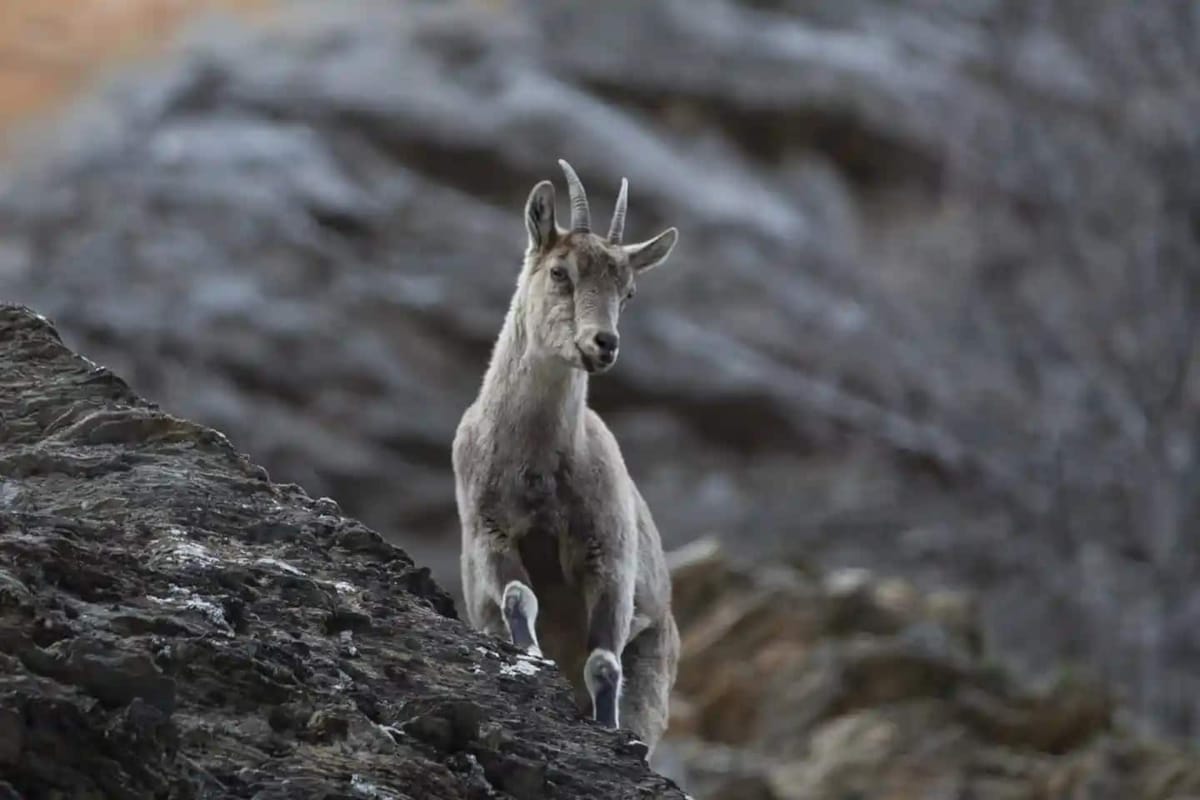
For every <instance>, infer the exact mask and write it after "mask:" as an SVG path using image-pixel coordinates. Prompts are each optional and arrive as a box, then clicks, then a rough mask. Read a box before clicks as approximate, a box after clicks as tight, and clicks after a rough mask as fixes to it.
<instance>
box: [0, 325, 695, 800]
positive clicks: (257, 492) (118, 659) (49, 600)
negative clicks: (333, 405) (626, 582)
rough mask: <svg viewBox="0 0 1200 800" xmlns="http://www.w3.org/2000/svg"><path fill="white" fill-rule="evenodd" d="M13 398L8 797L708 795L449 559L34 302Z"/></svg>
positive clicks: (7, 402) (4, 357)
mask: <svg viewBox="0 0 1200 800" xmlns="http://www.w3.org/2000/svg"><path fill="white" fill-rule="evenodd" d="M0 386H3V387H4V390H3V392H0V796H2V797H21V798H28V800H39V799H40V798H66V797H70V798H80V800H84V799H85V798H96V799H97V800H98V799H99V798H131V799H132V798H148V797H162V798H166V797H170V798H212V797H245V798H257V800H267V799H268V798H279V800H283V798H289V800H290V799H291V798H354V797H362V798H394V799H397V800H398V799H400V798H411V800H426V799H427V798H429V799H430V800H432V799H433V798H448V799H449V798H472V800H483V798H516V799H517V800H536V799H537V798H552V797H556V798H583V797H595V798H605V799H606V800H607V799H608V798H630V800H632V799H633V798H639V799H640V798H650V797H653V798H678V799H679V800H682V798H683V797H684V795H683V793H682V792H681V791H679V790H678V789H677V788H675V787H674V785H673V784H671V783H670V782H669V781H667V780H666V779H664V778H661V777H659V776H657V775H655V774H653V773H652V772H650V770H649V768H648V767H647V766H646V765H645V763H644V762H643V761H642V760H641V759H640V758H638V757H637V756H636V755H633V754H632V752H631V745H630V738H631V735H630V734H628V733H626V732H612V731H606V730H604V729H601V728H599V727H598V726H596V725H595V724H594V723H591V722H585V721H582V720H579V719H577V716H576V714H575V712H574V710H573V708H574V707H573V704H572V700H571V698H570V696H569V689H568V687H567V684H566V682H565V680H564V679H563V678H562V676H561V675H559V674H557V671H556V669H555V667H554V666H553V665H552V664H549V663H548V662H543V661H541V660H534V659H531V658H529V657H528V656H525V655H524V654H518V653H517V652H516V651H515V650H514V649H513V648H511V647H510V646H508V645H507V644H505V643H503V642H500V641H498V640H495V639H491V638H488V637H484V636H482V635H478V634H475V633H473V632H471V631H470V630H468V629H467V627H466V626H465V625H464V624H463V623H461V622H459V621H458V620H457V619H456V617H455V612H454V607H453V604H452V603H451V600H450V597H449V595H447V594H446V593H445V592H444V591H442V589H440V588H439V587H438V586H437V585H436V584H435V583H434V582H433V580H432V579H431V578H430V575H429V571H428V569H426V568H423V567H416V566H414V564H413V562H412V560H411V559H410V558H409V557H408V556H407V555H406V554H405V553H404V552H403V551H401V550H399V549H398V548H396V547H394V546H393V545H391V544H388V543H387V542H385V541H384V540H383V539H382V538H381V537H380V536H379V535H378V534H377V533H376V532H375V531H373V530H371V529H370V528H367V527H365V526H364V525H363V524H362V523H360V522H357V521H355V520H353V519H350V518H348V517H346V516H344V515H343V514H342V512H341V510H340V509H339V507H338V505H337V504H336V503H334V502H333V501H331V500H329V499H326V498H322V499H318V500H313V499H312V498H311V497H309V496H308V495H307V494H305V493H304V492H303V491H302V490H300V489H299V488H298V487H296V486H295V485H290V484H276V483H272V482H271V481H270V480H269V479H268V476H267V472H266V470H264V469H263V468H262V467H259V466H257V465H255V464H254V463H252V462H251V461H249V460H248V459H247V458H246V457H245V456H243V455H240V454H239V453H238V452H237V451H236V450H235V449H234V448H233V447H232V446H231V445H230V444H229V442H228V440H227V439H226V438H225V437H224V436H223V435H222V434H220V433H218V432H216V431H214V430H212V429H210V428H207V427H204V426H202V425H198V424H196V423H193V422H189V421H187V420H184V419H180V418H178V417H174V416H172V415H170V414H167V413H166V412H164V411H162V410H160V409H159V408H158V407H157V406H155V405H153V404H151V403H148V402H146V401H144V400H142V399H140V398H139V397H137V396H136V395H135V394H134V393H133V392H132V391H131V390H130V388H129V387H128V385H127V384H126V383H125V382H124V381H123V380H121V379H120V378H118V377H117V376H116V375H115V374H114V373H113V372H111V371H109V370H108V369H106V368H104V367H99V366H97V365H96V364H94V363H92V362H90V361H88V360H87V359H85V358H82V357H80V356H77V355H75V354H74V353H73V352H72V351H71V350H69V349H68V348H67V347H66V346H65V345H64V344H63V343H62V342H61V340H60V339H59V336H58V334H57V332H56V331H55V330H54V328H52V327H51V324H50V323H49V322H48V321H47V320H46V319H44V318H43V317H40V316H38V315H36V314H35V313H33V312H32V311H30V310H28V309H27V308H23V307H18V306H0ZM14 793H15V794H14Z"/></svg>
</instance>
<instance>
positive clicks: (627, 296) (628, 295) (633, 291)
mask: <svg viewBox="0 0 1200 800" xmlns="http://www.w3.org/2000/svg"><path fill="white" fill-rule="evenodd" d="M635 294H637V289H635V288H633V287H632V286H630V287H629V291H627V292H626V293H625V299H626V300H632V299H633V296H634V295H635Z"/></svg>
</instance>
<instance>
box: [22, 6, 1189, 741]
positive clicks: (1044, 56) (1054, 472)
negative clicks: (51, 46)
mask: <svg viewBox="0 0 1200 800" xmlns="http://www.w3.org/2000/svg"><path fill="white" fill-rule="evenodd" d="M280 8H281V9H283V8H286V12H284V11H281V12H280V13H279V14H278V21H277V23H276V24H273V25H270V26H267V27H258V28H243V27H236V26H232V25H231V26H228V27H225V28H222V27H220V26H216V25H214V26H212V27H209V28H207V29H205V30H202V31H198V32H196V33H195V35H193V36H192V37H191V39H190V41H188V42H186V43H184V44H182V45H180V46H179V47H178V48H177V49H176V51H175V52H174V55H173V56H172V57H171V58H170V59H169V60H168V61H167V62H166V64H165V65H164V66H162V67H159V68H155V69H154V70H152V71H144V72H140V73H135V74H132V75H131V76H129V78H128V80H126V81H124V82H122V83H121V84H119V85H117V86H115V87H113V88H112V89H111V90H110V91H108V92H106V93H105V94H103V95H98V96H97V97H95V98H93V99H92V100H91V101H90V102H89V104H88V107H87V108H86V109H83V110H81V111H80V112H79V113H78V114H77V115H76V116H75V117H74V118H73V121H71V122H69V123H67V122H64V124H63V126H62V127H61V128H60V129H59V132H60V133H61V135H60V136H57V137H54V138H57V139H60V140H61V141H57V142H51V141H50V139H51V137H46V140H47V141H46V142H45V145H46V146H45V147H44V148H42V149H40V150H39V151H38V152H36V153H34V154H33V155H32V156H30V157H29V160H28V161H27V162H26V163H24V164H20V165H19V166H20V167H21V169H19V170H16V172H17V174H14V175H11V176H10V177H9V179H8V180H7V181H6V182H5V183H4V185H3V186H2V187H0V292H3V293H4V294H5V295H6V296H9V297H12V298H15V299H18V300H20V301H22V302H27V303H30V304H32V305H34V306H35V307H37V308H39V309H40V310H42V311H43V312H45V313H48V314H50V315H51V316H53V317H54V318H55V320H56V321H57V322H58V323H59V324H60V325H61V326H62V330H63V331H64V334H65V335H67V336H68V338H69V340H70V341H72V342H77V343H79V345H80V346H81V347H82V348H83V349H85V350H86V351H87V352H88V353H90V354H92V355H93V357H95V358H97V359H99V360H101V361H103V362H104V363H106V364H109V365H110V366H112V367H113V368H114V369H116V370H117V371H118V372H119V373H120V374H122V375H124V376H125V377H126V378H127V379H129V380H130V382H131V383H132V385H134V386H135V387H137V388H138V390H139V391H140V392H141V393H142V394H145V395H147V396H152V397H155V398H156V399H158V400H159V401H161V402H162V403H163V406H164V408H166V409H168V410H170V411H171V412H172V413H175V414H179V415H182V416H186V417H188V418H191V419H197V420H200V421H201V422H203V423H204V424H208V425H213V426H215V427H217V428H218V429H220V430H222V431H225V432H226V433H227V434H228V435H229V436H230V437H231V439H232V440H233V441H234V442H235V443H236V444H237V446H238V447H239V448H240V449H243V450H245V451H247V452H249V453H252V454H253V455H254V457H255V459H256V460H259V461H261V462H262V463H264V464H265V465H266V466H267V467H268V468H269V469H270V470H271V472H272V474H273V475H275V476H277V477H280V478H282V479H285V480H289V481H296V482H298V483H300V484H301V485H303V486H305V487H306V488H307V489H308V490H309V491H310V492H312V493H313V494H314V495H322V494H324V495H330V496H334V497H337V498H338V500H339V502H341V503H342V504H343V506H344V507H345V508H346V509H347V510H348V511H350V512H351V513H352V514H354V515H355V516H357V517H359V518H361V519H363V520H364V521H365V522H366V523H367V524H369V525H371V526H373V527H375V528H376V529H378V530H379V531H381V533H382V534H383V535H384V536H385V537H386V538H388V539H389V540H393V541H398V542H401V543H402V544H403V545H404V547H405V548H406V549H407V550H408V551H409V552H412V553H413V554H414V555H416V556H417V558H418V560H420V561H421V562H422V563H428V564H430V565H431V566H432V567H433V569H434V572H435V574H436V575H437V576H438V577H439V578H442V579H443V581H442V582H443V584H444V585H446V587H447V589H448V590H450V591H453V582H454V579H455V568H454V563H453V556H454V553H455V549H456V529H455V523H454V509H453V492H452V484H451V478H450V470H449V455H448V451H449V448H448V443H449V441H450V438H451V436H452V431H453V427H454V424H455V423H456V421H457V419H458V415H459V413H461V410H462V409H463V408H464V407H465V406H466V405H467V403H468V402H469V401H470V399H471V397H472V396H473V393H474V391H475V390H476V388H477V383H478V380H479V376H480V375H481V374H482V371H483V367H484V363H485V360H486V357H487V350H488V347H489V344H490V342H491V339H492V337H493V336H494V334H495V332H496V330H497V329H498V327H499V324H500V319H501V317H502V315H503V312H504V309H505V307H506V303H507V299H508V296H509V293H510V291H511V287H512V283H513V279H514V276H515V270H516V264H517V260H518V258H519V255H520V251H521V247H522V236H523V229H522V224H521V219H520V208H521V203H522V201H523V200H524V198H525V195H526V193H527V192H528V190H529V188H530V187H531V186H532V185H533V184H534V183H535V182H536V181H537V180H540V179H543V178H548V177H554V176H555V166H554V159H555V158H556V157H558V156H565V157H567V158H568V159H570V160H571V162H572V163H573V164H574V165H575V166H576V167H577V168H578V169H579V170H580V172H581V174H582V177H583V179H584V181H585V182H586V184H587V185H588V187H589V189H590V190H591V191H592V192H593V195H594V199H593V204H594V206H593V207H594V208H595V210H596V212H597V213H598V214H605V213H607V209H608V205H607V203H608V202H610V200H609V198H611V197H613V196H614V195H615V192H616V187H617V185H618V181H619V179H620V177H621V176H622V175H628V177H629V178H630V185H631V199H630V216H629V235H630V236H631V237H637V236H644V235H649V234H650V233H652V232H654V231H656V230H658V229H660V228H661V227H662V226H663V225H665V224H673V225H677V226H679V227H680V229H681V232H682V238H681V244H680V246H679V248H678V250H677V253H676V255H675V256H673V257H672V263H671V265H670V267H669V268H667V269H663V270H660V271H658V272H656V273H654V274H653V275H651V276H648V277H647V279H646V280H644V281H642V284H641V286H640V287H639V294H638V297H637V299H636V300H635V301H634V302H633V303H632V304H631V305H630V307H629V308H628V310H627V311H626V313H625V315H624V317H623V320H622V342H623V348H622V350H623V353H622V356H621V363H620V364H619V365H618V368H617V369H616V370H615V371H614V373H613V374H612V375H610V376H605V378H604V380H598V381H595V382H594V391H593V398H594V401H595V403H596V405H598V406H599V407H600V408H601V409H602V410H603V411H604V413H605V415H606V419H607V420H608V421H609V422H610V424H611V425H612V427H613V428H614V430H615V432H616V434H617V436H618V438H619V440H620V441H621V444H622V447H623V449H624V451H625V454H626V456H627V460H628V462H629V464H630V466H631V469H632V471H633V472H634V475H635V477H636V478H637V479H638V481H639V485H640V486H641V487H642V488H643V491H644V493H645V494H646V496H647V499H648V501H649V502H650V505H651V507H652V508H654V510H655V514H656V516H657V518H658V521H659V524H660V527H661V528H662V530H663V531H664V534H665V535H666V536H667V538H668V541H669V543H671V544H673V545H678V544H682V543H684V542H687V541H689V540H691V539H693V538H695V537H696V536H699V535H702V534H706V533H714V534H717V535H719V536H721V537H724V538H725V540H726V541H727V542H729V543H730V544H731V546H733V545H734V544H735V543H736V547H737V548H739V549H740V550H741V551H742V552H743V553H744V554H746V555H751V554H755V553H757V554H763V555H770V556H772V557H792V556H796V555H803V556H804V557H805V558H808V559H813V560H815V561H817V562H819V563H821V564H823V565H826V566H828V567H838V566H867V567H873V568H877V569H879V570H882V571H883V572H885V573H888V574H900V575H904V576H906V577H908V578H910V579H912V580H914V581H916V582H917V583H918V584H919V585H921V586H926V587H936V586H960V587H969V588H972V589H974V590H977V591H978V592H979V597H980V613H981V615H982V620H983V628H984V631H985V632H986V635H987V636H988V637H989V638H990V639H991V640H993V641H994V642H995V643H996V652H997V653H999V654H1000V657H1002V658H1003V659H1005V660H1006V661H1009V662H1011V663H1012V664H1014V665H1016V666H1018V667H1020V668H1022V669H1026V670H1031V671H1044V670H1049V669H1052V668H1053V666H1052V665H1054V664H1056V663H1058V662H1059V661H1061V660H1062V659H1070V660H1073V661H1075V662H1076V663H1077V664H1082V665H1084V666H1086V667H1088V668H1090V669H1093V670H1094V671H1096V672H1098V673H1099V674H1100V675H1101V677H1103V678H1104V679H1105V681H1106V682H1108V683H1110V684H1111V685H1112V686H1114V687H1117V688H1118V689H1119V690H1120V692H1121V693H1122V695H1123V696H1124V698H1126V699H1127V701H1128V702H1129V704H1130V706H1131V707H1132V708H1134V709H1135V710H1136V712H1137V714H1138V716H1139V717H1140V718H1141V719H1142V720H1144V721H1145V722H1146V723H1147V724H1150V725H1153V726H1156V727H1158V728H1160V729H1163V730H1169V731H1175V732H1180V733H1191V734H1194V733H1195V732H1196V731H1197V730H1200V706H1198V705H1197V698H1200V678H1198V677H1197V676H1200V590H1198V589H1197V587H1200V556H1198V555H1197V554H1198V553H1200V550H1198V549H1197V548H1196V547H1195V531H1196V530H1198V529H1200V523H1198V520H1200V492H1196V490H1195V487H1196V486H1197V484H1198V483H1200V453H1198V451H1197V448H1196V442H1197V441H1200V430H1198V429H1197V426H1198V425H1200V413H1198V410H1200V347H1197V346H1196V342H1197V341H1200V337H1198V336H1197V325H1198V324H1200V322H1198V321H1200V307H1198V304H1200V267H1198V266H1197V265H1200V226H1198V225H1197V219H1198V218H1200V217H1198V212H1197V209H1200V183H1198V182H1197V181H1195V180H1194V176H1195V175H1196V174H1200V140H1198V139H1197V132H1198V131H1200V46H1197V42H1200V35H1198V33H1197V25H1198V22H1197V18H1196V14H1195V5H1194V4H1190V3H1183V2H1177V3H1170V2H1164V3H1095V2H1090V0H973V1H972V2H964V1H962V0H840V1H839V2H836V3H830V2H818V1H817V0H656V1H655V2H647V1H646V0H613V1H612V2H604V3H590V4H579V3H572V2H566V0H561V1H560V0H510V1H509V2H491V1H489V2H483V1H482V0H455V1H454V2H416V1H414V2H405V3H395V2H369V1H364V2H356V3H354V4H352V7H350V6H349V5H348V4H333V3H327V2H316V3H312V2H308V3H306V2H299V1H297V2H289V3H286V4H280Z"/></svg>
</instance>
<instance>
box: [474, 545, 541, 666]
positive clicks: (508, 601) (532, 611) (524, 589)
mask: <svg viewBox="0 0 1200 800" xmlns="http://www.w3.org/2000/svg"><path fill="white" fill-rule="evenodd" d="M487 544H489V545H491V546H490V547H489V546H485V547H482V548H480V549H479V550H478V551H477V552H476V554H475V558H474V559H473V561H474V569H472V570H471V572H472V575H471V576H470V577H471V582H472V583H473V584H474V585H473V586H472V587H471V591H466V587H464V595H466V596H467V597H466V599H467V602H468V604H470V607H471V615H472V618H473V619H475V620H478V621H479V622H478V623H477V625H478V626H480V627H484V628H485V629H487V628H491V627H495V626H490V625H488V624H487V622H488V621H489V620H493V619H495V618H496V616H497V612H499V618H500V621H502V622H503V625H504V628H505V630H507V631H508V635H509V638H510V640H511V641H512V643H513V644H514V645H516V646H517V647H519V648H521V649H522V650H526V651H528V652H529V653H531V654H533V655H536V656H540V655H541V654H542V649H541V647H540V646H539V645H538V640H537V616H538V600H537V595H535V594H534V593H533V589H532V588H531V587H530V580H529V573H528V572H526V571H525V565H524V564H522V563H521V557H520V555H519V554H518V553H517V552H516V550H515V549H513V548H511V547H504V546H497V545H499V544H500V543H499V542H495V541H491V542H488V543H487ZM493 632H496V633H498V632H499V631H493Z"/></svg>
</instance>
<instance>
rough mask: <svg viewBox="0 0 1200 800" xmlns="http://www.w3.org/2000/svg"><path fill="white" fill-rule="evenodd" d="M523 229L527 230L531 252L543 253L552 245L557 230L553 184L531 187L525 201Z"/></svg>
mask: <svg viewBox="0 0 1200 800" xmlns="http://www.w3.org/2000/svg"><path fill="white" fill-rule="evenodd" d="M525 227H526V228H527V229H528V230H529V247H530V249H531V250H537V251H543V250H546V249H548V248H549V247H550V245H552V244H554V239H555V237H557V236H558V228H557V226H556V225H555V222H554V184H553V183H551V182H550V181H542V182H541V183H539V184H538V185H537V186H534V187H533V191H532V192H530V193H529V199H528V200H526V201H525Z"/></svg>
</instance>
